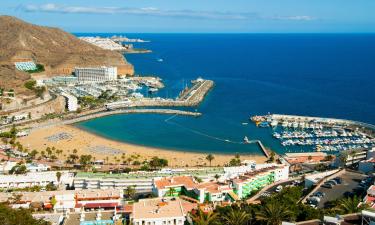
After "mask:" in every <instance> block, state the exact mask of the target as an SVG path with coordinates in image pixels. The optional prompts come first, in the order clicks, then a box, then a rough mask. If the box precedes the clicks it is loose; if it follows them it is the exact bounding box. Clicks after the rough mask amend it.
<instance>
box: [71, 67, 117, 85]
mask: <svg viewBox="0 0 375 225" xmlns="http://www.w3.org/2000/svg"><path fill="white" fill-rule="evenodd" d="M74 74H75V75H76V77H77V79H78V83H99V82H105V81H113V80H116V79H117V67H107V66H102V67H81V68H79V67H77V68H75V70H74Z"/></svg>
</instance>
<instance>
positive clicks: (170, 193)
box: [168, 187, 177, 196]
mask: <svg viewBox="0 0 375 225" xmlns="http://www.w3.org/2000/svg"><path fill="white" fill-rule="evenodd" d="M175 194H177V191H176V189H175V188H173V187H170V188H169V190H168V195H169V196H174V195H175Z"/></svg>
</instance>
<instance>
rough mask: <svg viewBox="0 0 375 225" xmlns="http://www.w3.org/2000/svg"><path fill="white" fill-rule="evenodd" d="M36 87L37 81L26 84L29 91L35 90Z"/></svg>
mask: <svg viewBox="0 0 375 225" xmlns="http://www.w3.org/2000/svg"><path fill="white" fill-rule="evenodd" d="M35 85H36V81H35V80H28V81H26V82H25V84H24V86H25V88H27V89H29V90H34V88H35Z"/></svg>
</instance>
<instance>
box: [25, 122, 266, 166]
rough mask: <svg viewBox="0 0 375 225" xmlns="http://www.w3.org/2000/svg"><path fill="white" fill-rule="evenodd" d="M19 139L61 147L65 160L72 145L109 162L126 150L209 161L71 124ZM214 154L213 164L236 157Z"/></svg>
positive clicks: (178, 161) (182, 161) (184, 162)
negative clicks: (115, 138) (134, 142)
mask: <svg viewBox="0 0 375 225" xmlns="http://www.w3.org/2000/svg"><path fill="white" fill-rule="evenodd" d="M19 141H20V142H21V143H22V144H23V145H24V146H25V147H27V148H29V149H31V150H32V149H36V150H38V151H39V152H40V151H42V150H45V149H46V148H47V147H55V148H57V149H61V150H63V153H62V154H60V155H59V156H58V157H59V158H60V159H63V160H65V159H66V156H68V155H69V154H72V153H73V149H77V154H78V155H81V154H90V155H92V156H93V157H95V159H96V160H99V159H105V158H106V157H108V158H109V161H110V162H111V161H112V162H115V159H114V158H115V157H117V159H120V160H121V161H122V159H121V156H122V154H123V153H125V154H126V158H128V157H129V156H131V155H137V154H138V155H140V159H139V161H143V159H149V158H152V157H154V156H158V157H161V158H165V159H167V160H168V161H169V166H171V167H185V166H189V167H194V166H198V165H201V166H202V165H209V163H208V161H207V160H206V159H205V158H206V154H202V153H192V152H183V151H173V150H165V149H158V148H153V147H147V146H139V145H133V144H128V143H123V142H118V141H113V140H110V139H106V138H104V137H101V136H97V135H94V134H92V133H89V132H86V131H84V130H80V129H78V128H76V127H74V126H72V125H59V126H54V127H48V128H43V129H37V130H33V131H32V132H31V133H30V134H29V135H28V136H26V137H22V138H20V139H19ZM214 156H215V159H214V160H213V161H212V166H222V165H224V164H226V163H228V162H229V160H230V159H232V158H233V157H234V155H223V154H214ZM245 159H249V160H254V161H256V162H258V163H262V162H264V161H265V160H266V157H265V156H261V155H243V156H242V155H241V160H245Z"/></svg>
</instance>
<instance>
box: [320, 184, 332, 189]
mask: <svg viewBox="0 0 375 225" xmlns="http://www.w3.org/2000/svg"><path fill="white" fill-rule="evenodd" d="M333 186H334V185H333V184H331V183H324V184H323V185H322V187H324V188H329V189H332V188H333Z"/></svg>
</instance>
